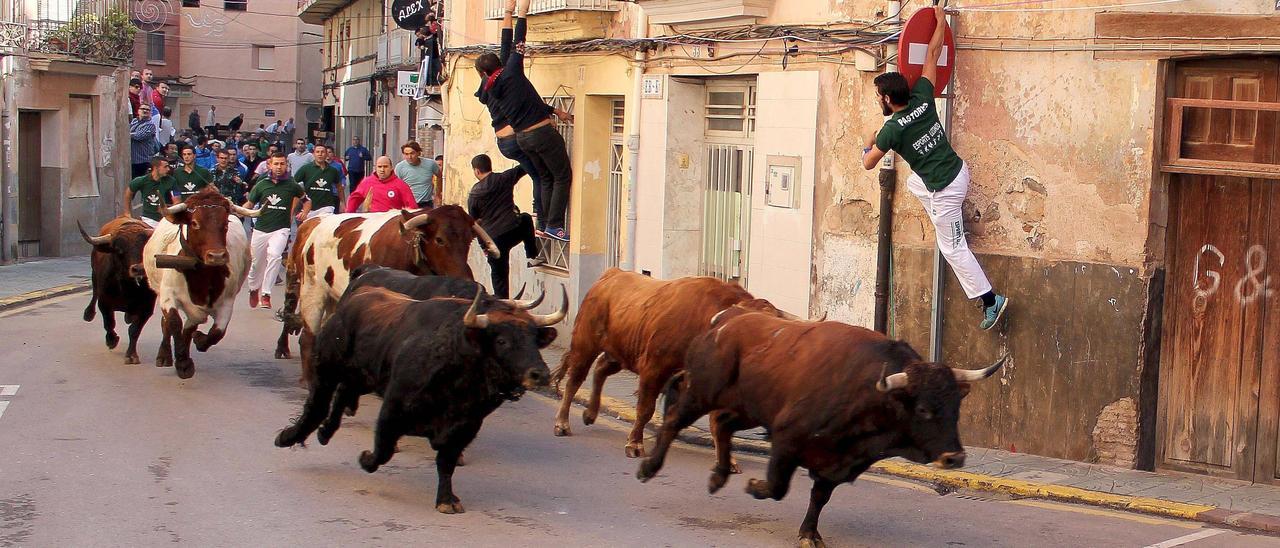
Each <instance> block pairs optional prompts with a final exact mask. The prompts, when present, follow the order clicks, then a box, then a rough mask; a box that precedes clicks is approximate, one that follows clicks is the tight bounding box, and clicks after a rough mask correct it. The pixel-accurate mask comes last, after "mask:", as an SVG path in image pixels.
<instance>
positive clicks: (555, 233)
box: [546, 228, 569, 242]
mask: <svg viewBox="0 0 1280 548" xmlns="http://www.w3.org/2000/svg"><path fill="white" fill-rule="evenodd" d="M546 234H547V237H549V238H551V239H554V240H560V241H562V242H567V241H569V233H568V232H565V231H564V229H563V228H548V229H547V230H546Z"/></svg>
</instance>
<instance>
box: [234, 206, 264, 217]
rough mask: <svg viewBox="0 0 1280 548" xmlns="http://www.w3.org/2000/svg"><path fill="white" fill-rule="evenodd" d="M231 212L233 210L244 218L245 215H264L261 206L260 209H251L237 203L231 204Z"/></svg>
mask: <svg viewBox="0 0 1280 548" xmlns="http://www.w3.org/2000/svg"><path fill="white" fill-rule="evenodd" d="M231 212H232V213H235V214H236V215H239V216H240V217H242V218H243V217H257V216H259V215H262V209H261V208H259V209H249V208H247V207H244V206H238V205H235V204H231Z"/></svg>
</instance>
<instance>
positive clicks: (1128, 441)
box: [1093, 398, 1138, 468]
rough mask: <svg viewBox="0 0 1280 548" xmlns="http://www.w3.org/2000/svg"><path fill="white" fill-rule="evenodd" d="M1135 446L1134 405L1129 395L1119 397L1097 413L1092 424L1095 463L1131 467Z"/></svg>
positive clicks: (1136, 438)
mask: <svg viewBox="0 0 1280 548" xmlns="http://www.w3.org/2000/svg"><path fill="white" fill-rule="evenodd" d="M1137 447H1138V407H1137V405H1136V404H1135V403H1134V401H1133V398H1121V399H1120V400H1118V401H1116V402H1115V403H1112V404H1111V405H1108V406H1106V407H1104V408H1103V409H1102V412H1101V413H1099V414H1098V424H1097V425H1096V426H1094V427H1093V448H1094V451H1095V452H1096V453H1097V462H1099V463H1101V464H1110V465H1113V466H1123V467H1125V468H1133V462H1134V457H1135V455H1136V453H1137Z"/></svg>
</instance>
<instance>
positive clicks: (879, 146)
mask: <svg viewBox="0 0 1280 548" xmlns="http://www.w3.org/2000/svg"><path fill="white" fill-rule="evenodd" d="M933 10H934V18H935V20H936V21H937V22H938V24H937V26H936V27H935V28H934V30H933V36H932V37H931V38H930V39H929V47H928V50H927V52H926V53H925V62H924V70H923V72H922V73H921V76H920V78H919V79H918V80H916V83H915V86H908V85H907V78H906V77H905V76H903V75H902V73H899V72H886V73H884V74H881V75H880V76H877V77H876V79H875V86H876V97H877V98H878V100H879V101H880V107H881V109H882V110H883V113H884V115H885V116H889V117H890V118H889V119H888V120H886V121H885V123H884V126H883V127H882V128H880V131H879V132H877V133H876V134H875V135H872V136H871V137H870V138H869V139H867V141H866V143H865V146H864V147H863V149H862V167H863V168H865V169H868V170H871V169H875V168H876V165H877V164H879V163H880V160H881V158H883V157H884V155H885V153H887V152H888V151H893V152H897V153H898V155H899V156H900V157H902V159H903V160H905V161H906V162H907V163H908V164H910V165H911V171H912V174H911V176H910V177H907V188H908V189H910V190H911V193H912V194H914V195H915V196H916V198H918V199H919V200H920V203H921V204H922V205H923V206H924V209H925V212H926V213H928V214H929V219H931V220H932V221H933V227H934V230H935V232H936V236H937V242H938V250H939V251H940V252H941V253H942V256H943V257H945V258H946V260H947V264H949V265H951V270H952V271H953V272H955V274H956V279H957V280H958V281H959V282H960V286H961V287H962V288H963V289H964V293H965V296H967V297H968V298H970V299H978V298H980V299H982V314H983V318H982V323H981V324H979V325H980V327H981V328H982V329H983V330H987V329H991V328H992V327H994V326H995V325H996V323H997V322H999V321H1000V318H1001V316H1003V315H1004V310H1005V307H1006V306H1008V304H1009V299H1008V298H1006V297H1005V296H1004V295H1000V294H997V293H996V292H995V290H994V289H993V288H992V287H991V282H989V281H988V280H987V276H986V274H985V273H983V271H982V267H981V266H980V265H979V264H978V259H977V258H975V257H974V256H973V252H972V251H970V250H969V245H968V243H967V242H966V241H965V235H964V218H963V215H962V213H961V205H962V204H964V199H965V196H967V195H968V194H969V166H968V165H967V164H965V162H964V160H962V159H960V157H959V156H957V155H956V153H955V151H954V150H952V149H951V143H950V142H949V141H948V140H947V135H946V132H945V131H944V129H943V127H942V122H941V121H940V120H939V119H938V106H937V105H936V104H935V103H934V101H933V92H934V88H933V86H934V84H933V83H934V82H935V81H936V80H937V78H938V57H939V54H940V53H941V52H942V42H943V37H944V35H945V34H946V19H944V15H943V10H942V6H940V5H935V6H934V7H933Z"/></svg>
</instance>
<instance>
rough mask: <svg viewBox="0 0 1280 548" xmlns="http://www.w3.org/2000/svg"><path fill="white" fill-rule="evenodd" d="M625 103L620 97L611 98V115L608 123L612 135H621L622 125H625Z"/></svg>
mask: <svg viewBox="0 0 1280 548" xmlns="http://www.w3.org/2000/svg"><path fill="white" fill-rule="evenodd" d="M625 112H626V109H625V104H624V101H623V100H622V99H614V100H613V115H612V119H611V120H610V124H609V132H610V133H612V134H614V135H622V131H623V126H625V125H626V117H625V115H624V114H625Z"/></svg>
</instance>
